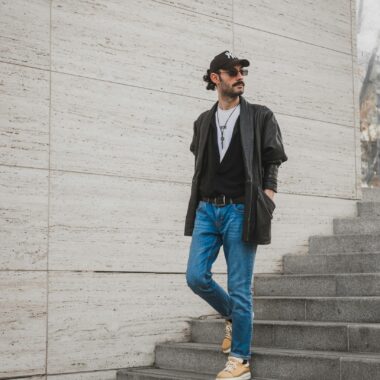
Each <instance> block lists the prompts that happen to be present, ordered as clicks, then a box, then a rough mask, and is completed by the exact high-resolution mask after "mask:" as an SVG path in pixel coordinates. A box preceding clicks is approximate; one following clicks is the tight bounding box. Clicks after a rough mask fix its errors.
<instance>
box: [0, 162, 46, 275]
mask: <svg viewBox="0 0 380 380" xmlns="http://www.w3.org/2000/svg"><path fill="white" fill-rule="evenodd" d="M0 183H1V186H0V210H1V215H0V223H1V228H0V241H1V245H0V269H23V270H25V269H34V270H36V269H39V270H41V269H42V270H46V269H47V261H46V260H47V237H48V236H47V234H48V228H47V224H48V172H47V171H45V170H39V169H28V168H18V167H7V166H0Z"/></svg>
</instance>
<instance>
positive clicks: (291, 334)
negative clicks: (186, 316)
mask: <svg viewBox="0 0 380 380" xmlns="http://www.w3.org/2000/svg"><path fill="white" fill-rule="evenodd" d="M223 337H224V319H210V320H199V319H195V320H192V321H191V340H192V341H193V342H195V343H214V344H221V342H222V339H223ZM253 344H255V345H257V346H259V347H276V348H289V349H299V350H323V351H347V352H373V353H379V354H380V323H367V324H364V323H347V322H314V321H306V322H305V321H273V320H254V322H253V337H252V345H253Z"/></svg>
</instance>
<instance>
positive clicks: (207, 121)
mask: <svg viewBox="0 0 380 380" xmlns="http://www.w3.org/2000/svg"><path fill="white" fill-rule="evenodd" d="M217 105H218V102H215V104H214V105H213V106H212V108H211V109H210V110H209V111H208V112H207V114H206V116H205V117H204V118H203V121H202V123H201V125H200V126H199V128H200V132H199V151H198V155H197V162H196V163H195V176H197V174H200V171H201V163H202V161H203V154H204V151H205V147H206V141H207V136H208V132H209V130H210V126H211V118H212V116H213V115H214V113H215V111H216V107H217Z"/></svg>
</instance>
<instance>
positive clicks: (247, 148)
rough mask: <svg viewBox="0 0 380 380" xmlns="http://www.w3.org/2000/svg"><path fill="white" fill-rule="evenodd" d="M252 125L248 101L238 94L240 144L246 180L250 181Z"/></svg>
mask: <svg viewBox="0 0 380 380" xmlns="http://www.w3.org/2000/svg"><path fill="white" fill-rule="evenodd" d="M254 127H255V126H254V125H253V114H252V110H251V108H250V107H249V104H248V102H247V101H246V100H245V99H244V97H243V96H241V95H240V135H241V146H242V149H243V158H244V163H245V168H246V172H245V174H246V180H247V181H250V182H252V181H253V178H252V176H249V174H248V173H251V175H252V173H253V170H252V161H253V160H252V159H253V147H254V133H253V132H254Z"/></svg>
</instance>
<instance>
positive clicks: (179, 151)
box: [51, 74, 214, 183]
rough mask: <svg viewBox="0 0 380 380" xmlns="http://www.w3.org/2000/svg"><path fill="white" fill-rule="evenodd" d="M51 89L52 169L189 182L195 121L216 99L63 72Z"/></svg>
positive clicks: (55, 75)
mask: <svg viewBox="0 0 380 380" xmlns="http://www.w3.org/2000/svg"><path fill="white" fill-rule="evenodd" d="M52 90H53V91H52V123H51V167H52V168H54V169H60V170H73V171H79V172H90V173H102V174H113V175H119V176H127V177H136V178H151V179H154V178H156V179H161V180H168V181H181V182H187V183H188V182H190V181H191V178H192V174H193V170H194V156H193V155H192V153H191V152H190V150H189V147H190V142H191V139H192V136H193V128H192V125H193V121H194V120H195V119H196V118H197V116H198V114H199V113H201V112H203V111H204V110H206V109H208V108H210V107H211V106H212V105H213V104H214V102H211V101H207V100H201V99H194V98H191V97H186V96H178V95H173V94H168V93H162V92H158V91H151V90H147V89H142V88H133V89H131V87H130V86H125V85H120V84H115V83H109V82H103V81H97V80H93V79H87V78H77V77H74V76H71V75H62V74H53V75H52ZM131 93H133V96H131Z"/></svg>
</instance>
